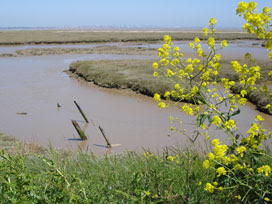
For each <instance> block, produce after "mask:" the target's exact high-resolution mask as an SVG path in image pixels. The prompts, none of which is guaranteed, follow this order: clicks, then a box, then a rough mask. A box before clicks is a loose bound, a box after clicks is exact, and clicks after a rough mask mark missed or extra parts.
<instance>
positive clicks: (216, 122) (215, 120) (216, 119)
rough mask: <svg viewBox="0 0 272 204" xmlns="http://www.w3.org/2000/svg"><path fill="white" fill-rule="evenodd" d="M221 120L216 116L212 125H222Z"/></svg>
mask: <svg viewBox="0 0 272 204" xmlns="http://www.w3.org/2000/svg"><path fill="white" fill-rule="evenodd" d="M221 122H222V121H221V119H220V117H219V116H218V115H215V116H214V117H213V120H212V124H214V125H215V126H219V125H220V124H221Z"/></svg>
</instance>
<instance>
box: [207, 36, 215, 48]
mask: <svg viewBox="0 0 272 204" xmlns="http://www.w3.org/2000/svg"><path fill="white" fill-rule="evenodd" d="M207 44H208V45H209V46H210V47H211V48H214V44H215V40H214V38H212V37H209V39H208V40H207Z"/></svg>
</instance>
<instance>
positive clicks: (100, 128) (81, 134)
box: [72, 101, 112, 148]
mask: <svg viewBox="0 0 272 204" xmlns="http://www.w3.org/2000/svg"><path fill="white" fill-rule="evenodd" d="M74 103H75V105H76V107H77V109H78V110H79V112H80V114H81V115H82V117H83V118H84V120H85V122H86V123H89V120H88V119H87V117H86V115H85V114H84V112H83V111H82V109H81V108H80V106H79V105H78V103H77V102H76V101H74ZM72 124H73V126H74V127H75V129H76V131H77V133H78V135H79V137H80V138H81V139H82V140H87V136H86V134H85V133H84V131H83V130H82V129H81V127H80V126H79V124H78V123H77V122H76V121H75V120H72ZM99 130H100V132H101V133H102V135H103V137H104V139H105V141H106V143H107V147H108V148H111V147H112V145H111V143H110V141H109V139H108V137H107V136H106V134H105V132H104V130H103V128H102V127H100V126H99Z"/></svg>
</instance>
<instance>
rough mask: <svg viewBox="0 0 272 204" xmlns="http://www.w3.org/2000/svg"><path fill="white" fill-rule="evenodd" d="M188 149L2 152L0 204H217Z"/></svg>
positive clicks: (198, 157) (198, 158) (197, 157)
mask: <svg viewBox="0 0 272 204" xmlns="http://www.w3.org/2000/svg"><path fill="white" fill-rule="evenodd" d="M202 161H203V158H202V156H201V154H193V153H190V151H187V150H185V151H181V150H175V151H169V150H168V151H164V152H163V153H161V154H159V155H153V154H152V153H150V152H146V153H145V154H144V155H143V154H138V153H135V152H126V153H123V154H119V155H105V156H95V155H90V154H83V153H71V154H66V155H63V154H59V153H56V152H55V151H54V150H52V149H51V151H50V154H49V155H39V154H31V153H30V154H14V155H12V156H11V155H9V154H6V153H3V152H2V153H1V154H0V168H1V171H0V180H1V182H0V203H25V202H28V203H189V202H190V203H203V202H206V203H217V202H216V201H214V200H213V199H214V198H213V196H210V195H208V194H207V193H206V192H205V191H203V186H202V185H199V182H200V181H201V182H203V183H205V181H207V180H208V179H210V177H211V176H212V174H209V173H207V172H204V171H202Z"/></svg>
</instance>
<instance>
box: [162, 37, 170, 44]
mask: <svg viewBox="0 0 272 204" xmlns="http://www.w3.org/2000/svg"><path fill="white" fill-rule="evenodd" d="M163 40H164V42H165V43H166V44H170V42H171V37H170V36H169V35H165V36H164V37H163Z"/></svg>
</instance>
